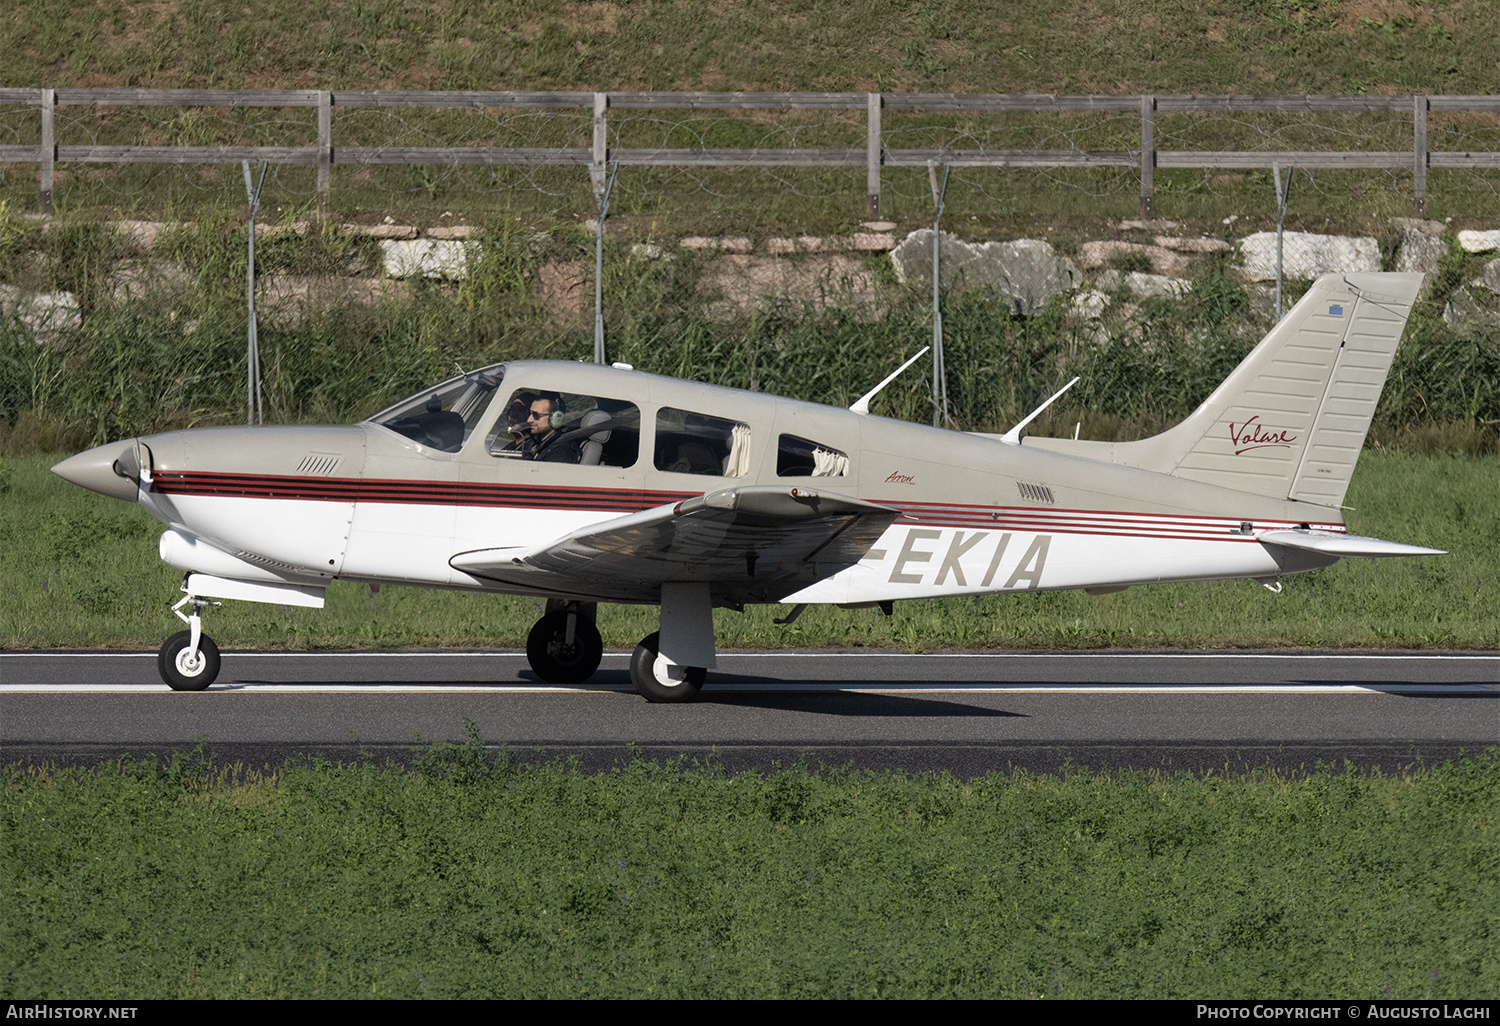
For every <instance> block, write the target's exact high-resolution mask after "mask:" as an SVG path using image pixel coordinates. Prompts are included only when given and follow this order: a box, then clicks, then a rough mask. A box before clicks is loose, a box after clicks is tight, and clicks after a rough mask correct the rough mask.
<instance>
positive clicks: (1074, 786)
mask: <svg viewBox="0 0 1500 1026" xmlns="http://www.w3.org/2000/svg"><path fill="white" fill-rule="evenodd" d="M1497 799H1500V757H1497V752H1496V751H1495V750H1491V751H1490V752H1489V753H1486V754H1481V755H1475V756H1470V757H1468V758H1466V759H1464V760H1462V761H1461V762H1459V763H1458V764H1456V765H1454V764H1447V765H1443V766H1439V767H1424V766H1420V765H1418V764H1414V765H1413V766H1412V767H1410V768H1409V769H1408V770H1406V771H1404V772H1402V773H1399V774H1380V773H1372V774H1361V773H1358V772H1355V771H1353V770H1352V769H1346V770H1345V771H1344V772H1342V773H1333V772H1330V771H1328V770H1326V769H1324V770H1320V771H1317V772H1314V773H1312V774H1310V775H1308V776H1306V777H1302V778H1299V779H1289V778H1282V777H1279V776H1278V775H1276V774H1275V773H1252V774H1248V775H1232V776H1227V777H1225V776H1214V775H1210V776H1208V777H1205V778H1199V779H1195V778H1193V777H1190V776H1188V775H1178V776H1175V777H1172V776H1167V775H1163V774H1160V773H1145V772H1136V773H1116V774H1090V773H1088V772H1086V771H1078V772H1070V773H1067V774H1065V775H1063V776H1062V777H1061V778H1030V777H1027V776H1025V775H1024V774H1023V775H1016V776H1002V775H991V776H987V777H984V778H979V779H975V780H971V781H967V782H962V781H958V780H955V779H954V778H952V777H951V776H948V775H946V774H943V775H928V776H922V777H917V778H907V777H904V776H902V775H900V774H887V773H879V774H876V773H855V772H825V773H816V774H815V773H810V772H808V771H807V770H806V769H804V768H800V767H793V768H787V769H779V770H776V771H773V772H771V773H769V774H764V775H762V774H757V773H751V774H747V775H745V776H741V777H735V778H730V777H726V776H724V775H723V774H721V773H717V772H714V771H713V770H712V769H703V768H695V769H690V768H686V767H683V766H681V765H679V764H668V765H666V766H657V765H652V764H648V763H635V764H632V765H629V766H627V767H625V768H624V769H622V770H621V771H618V772H616V773H612V774H603V775H599V776H585V775H583V774H581V773H578V772H576V771H570V770H568V769H565V768H563V767H561V766H558V765H550V766H544V767H537V768H531V769H526V770H521V769H517V768H515V767H514V766H513V765H512V764H511V763H510V762H509V760H508V759H507V758H506V757H505V756H504V754H503V753H502V755H501V756H500V758H499V759H498V760H496V759H494V758H493V756H492V753H489V752H486V750H485V749H484V748H483V747H482V746H480V745H479V744H478V742H477V739H471V741H470V742H469V743H466V744H463V745H451V744H444V745H438V746H434V748H433V749H431V750H429V751H428V752H427V753H426V754H425V755H423V756H422V757H420V758H419V759H418V760H417V763H416V765H415V766H414V768H412V769H410V770H401V769H394V768H378V767H376V766H374V765H370V764H366V765H354V766H348V767H339V768H335V767H332V766H328V765H318V766H311V767H308V766H300V767H296V766H294V767H288V768H285V769H280V770H275V771H264V772H256V771H253V770H247V769H246V768H244V767H241V766H236V767H229V768H213V767H207V768H205V767H204V766H202V765H199V764H196V763H195V762H194V761H193V760H192V758H191V757H182V756H179V757H177V758H176V759H175V760H174V761H173V763H172V765H171V766H170V768H167V769H159V768H158V764H157V763H156V762H155V761H154V760H149V761H146V762H134V763H133V762H129V761H126V762H123V763H121V764H118V765H111V766H105V767H101V768H98V769H96V770H92V771H68V770H50V771H49V770H30V771H26V772H18V771H14V770H11V771H7V772H5V773H4V774H3V775H0V918H3V920H4V922H5V924H6V925H5V930H4V931H3V932H0V995H3V996H5V997H8V998H14V997H27V998H34V997H48V998H116V999H118V998H127V997H133V998H217V997H230V998H267V997H299V998H306V997H324V998H340V997H362V998H368V997H564V998H566V997H939V996H943V997H1001V998H1027V997H1036V998H1040V997H1064V998H1087V997H1108V998H1122V997H1125V998H1134V997H1165V998H1186V997H1203V996H1207V995H1212V996H1213V997H1216V998H1255V997H1268V996H1272V995H1274V996H1275V997H1278V998H1317V997H1337V998H1345V999H1353V998H1359V999H1371V1000H1379V999H1382V998H1405V999H1412V998H1420V999H1432V998H1438V997H1444V998H1486V997H1492V996H1493V995H1494V994H1495V992H1496V989H1497V987H1500V970H1497V965H1496V961H1495V952H1494V916H1493V912H1494V904H1493V895H1494V894H1495V892H1496V888H1497V887H1500V860H1497V857H1496V852H1497V850H1500V837H1497V819H1496V809H1497V808H1500V800H1497Z"/></svg>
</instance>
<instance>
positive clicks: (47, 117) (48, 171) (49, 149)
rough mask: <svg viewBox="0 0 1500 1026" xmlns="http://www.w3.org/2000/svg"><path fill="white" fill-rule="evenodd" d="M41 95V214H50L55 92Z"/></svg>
mask: <svg viewBox="0 0 1500 1026" xmlns="http://www.w3.org/2000/svg"><path fill="white" fill-rule="evenodd" d="M41 93H42V153H41V157H42V184H41V196H40V199H41V205H42V213H44V214H50V213H52V165H53V162H54V161H56V160H57V140H56V137H55V136H54V135H53V126H52V114H53V110H54V108H56V106H57V90H56V89H43V90H41Z"/></svg>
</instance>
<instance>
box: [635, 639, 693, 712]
mask: <svg viewBox="0 0 1500 1026" xmlns="http://www.w3.org/2000/svg"><path fill="white" fill-rule="evenodd" d="M660 654H661V631H656V632H655V633H653V634H648V635H646V637H645V638H643V639H642V640H641V643H640V644H639V645H637V646H635V652H634V653H632V655H631V656H630V683H631V684H632V685H634V686H635V689H636V691H637V692H639V693H640V694H641V696H642V697H643V698H645V699H646V701H648V702H690V701H692V700H693V699H694V698H695V697H696V696H697V694H698V691H699V690H700V689H701V688H702V687H703V682H704V680H706V679H707V678H708V670H707V669H706V668H704V667H702V666H677V665H675V664H671V663H664V662H658V656H659V655H660Z"/></svg>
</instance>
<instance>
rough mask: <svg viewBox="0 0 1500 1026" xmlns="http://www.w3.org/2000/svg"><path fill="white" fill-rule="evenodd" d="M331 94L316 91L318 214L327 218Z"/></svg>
mask: <svg viewBox="0 0 1500 1026" xmlns="http://www.w3.org/2000/svg"><path fill="white" fill-rule="evenodd" d="M332 108H333V93H331V92H329V91H328V90H327V89H321V90H319V91H318V214H319V216H320V217H327V216H328V207H329V199H330V197H329V194H330V193H331V192H332V191H333V110H332Z"/></svg>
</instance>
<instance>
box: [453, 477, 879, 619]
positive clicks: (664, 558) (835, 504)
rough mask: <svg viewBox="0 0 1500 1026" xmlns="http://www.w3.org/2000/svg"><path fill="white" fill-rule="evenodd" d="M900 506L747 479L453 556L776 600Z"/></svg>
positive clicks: (847, 551) (614, 584) (582, 588)
mask: <svg viewBox="0 0 1500 1026" xmlns="http://www.w3.org/2000/svg"><path fill="white" fill-rule="evenodd" d="M900 515H901V513H900V511H899V510H895V509H892V508H890V507H888V506H880V505H877V504H875V503H870V502H864V501H862V500H860V499H852V498H849V497H847V496H842V495H832V494H827V493H819V492H817V491H813V490H809V489H805V488H785V487H779V486H767V485H747V486H744V487H739V488H726V489H721V490H719V491H716V492H709V493H707V494H705V495H701V496H695V497H693V498H691V499H687V500H684V501H683V502H679V503H676V504H673V505H667V506H658V507H656V508H654V509H648V510H643V511H642V512H640V513H632V514H630V515H628V516H624V517H619V518H616V519H614V520H607V521H605V522H603V523H600V524H594V525H591V526H589V527H586V528H583V529H581V530H578V531H574V532H572V533H571V534H567V535H564V536H563V537H561V538H558V539H555V540H553V541H550V542H548V543H546V544H544V545H538V546H534V547H531V548H496V549H478V550H474V551H470V552H461V553H459V554H458V555H456V556H454V557H453V558H452V559H451V560H450V561H449V562H450V564H451V565H452V566H453V567H454V568H455V569H457V570H461V571H463V572H464V573H467V574H471V575H473V576H476V577H482V578H486V579H489V580H493V581H496V582H498V583H501V584H509V585H513V586H515V587H518V588H524V589H527V590H536V591H541V592H547V593H550V594H567V595H576V596H580V597H589V598H595V599H602V600H606V601H621V602H654V601H657V600H658V599H659V597H660V594H661V585H662V584H663V583H664V582H669V581H670V582H679V583H685V582H704V583H707V584H709V586H710V591H711V593H712V595H713V597H714V600H715V601H716V602H719V603H740V602H774V601H777V600H778V599H780V598H781V597H782V596H784V595H789V594H791V593H792V592H794V591H798V590H800V589H802V588H805V587H807V586H808V585H810V584H813V583H816V582H817V581H820V580H823V579H824V578H826V577H831V576H833V575H834V574H836V573H838V572H839V571H840V570H844V569H846V568H848V567H850V566H853V565H854V564H856V563H857V562H859V560H860V558H861V557H862V556H863V555H864V554H865V553H866V552H868V551H869V550H870V548H871V547H872V546H873V545H874V544H875V543H876V541H877V540H879V538H880V536H881V534H883V533H884V532H885V529H886V528H887V527H889V526H890V525H891V523H892V522H893V521H895V519H896V518H897V517H899V516H900Z"/></svg>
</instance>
